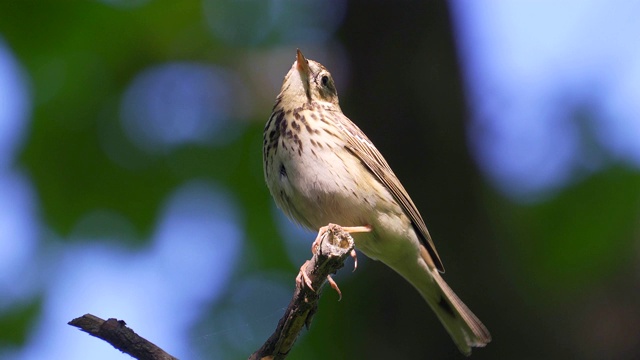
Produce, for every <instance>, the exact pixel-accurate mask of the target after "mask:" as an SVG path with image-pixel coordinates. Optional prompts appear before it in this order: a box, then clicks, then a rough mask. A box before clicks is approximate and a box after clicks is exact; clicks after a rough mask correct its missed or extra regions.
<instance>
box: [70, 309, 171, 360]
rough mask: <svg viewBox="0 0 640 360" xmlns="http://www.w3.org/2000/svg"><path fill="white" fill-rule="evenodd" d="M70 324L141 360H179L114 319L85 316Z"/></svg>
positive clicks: (88, 355) (88, 356)
mask: <svg viewBox="0 0 640 360" xmlns="http://www.w3.org/2000/svg"><path fill="white" fill-rule="evenodd" d="M68 324H69V325H71V326H75V327H77V328H79V329H80V330H82V331H84V332H86V333H88V334H89V335H92V336H95V337H97V338H100V339H102V340H104V341H106V342H108V343H109V344H111V345H113V347H115V348H116V349H118V350H120V351H122V352H123V353H126V354H129V355H131V356H133V357H134V358H136V359H139V360H177V359H176V358H175V357H173V356H171V355H169V354H167V353H166V352H165V351H164V350H162V349H161V348H159V347H157V346H156V345H154V344H153V343H151V342H150V341H148V340H146V339H144V338H142V337H140V336H139V335H138V334H136V333H135V332H134V331H133V330H131V329H130V328H128V327H127V326H126V324H125V322H124V321H122V320H117V319H113V318H112V319H109V320H107V321H104V320H102V319H101V318H99V317H97V316H94V315H91V314H85V315H83V316H81V317H79V318H75V319H73V320H71V321H69V323H68ZM86 357H87V358H91V355H90V354H87V356H86Z"/></svg>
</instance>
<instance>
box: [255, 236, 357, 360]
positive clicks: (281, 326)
mask: <svg viewBox="0 0 640 360" xmlns="http://www.w3.org/2000/svg"><path fill="white" fill-rule="evenodd" d="M318 237H319V241H320V244H319V246H318V248H317V250H316V253H315V254H314V255H313V257H312V258H311V260H307V261H306V262H305V263H304V265H302V267H301V268H300V275H298V278H297V279H296V289H295V291H294V293H293V298H292V299H291V302H290V303H289V306H288V307H287V310H286V311H285V313H284V315H283V316H282V318H281V319H280V321H279V322H278V326H277V327H276V330H275V332H274V333H273V334H272V335H271V336H270V337H269V339H267V341H266V342H265V343H264V344H263V345H262V347H260V349H258V350H257V351H256V352H254V353H253V354H252V355H251V356H250V357H249V360H262V359H265V360H271V359H273V360H279V359H284V358H285V357H286V356H287V354H289V351H290V350H291V348H292V347H293V344H294V343H295V341H296V339H297V338H298V335H299V334H300V331H302V327H303V326H306V328H307V329H308V328H309V325H310V324H311V320H312V318H313V315H315V313H316V311H317V309H318V300H319V299H320V291H321V289H322V287H323V286H324V284H325V283H326V282H327V279H329V281H331V282H332V280H331V279H330V278H328V277H329V275H330V274H333V273H335V272H336V271H337V270H338V269H340V268H342V267H343V266H344V261H345V260H346V259H347V257H348V256H350V255H351V252H352V251H353V249H354V243H353V238H351V235H349V233H347V232H345V231H344V230H343V229H342V227H341V226H339V225H335V224H329V225H328V226H326V227H324V228H323V229H321V231H320V233H319V234H318ZM305 277H306V278H307V279H308V280H309V281H310V283H311V286H312V288H313V289H310V288H309V287H308V286H307V285H306V282H305ZM334 285H335V283H333V284H332V287H334ZM334 288H335V289H336V291H338V293H339V294H340V290H339V289H338V288H337V286H335V287H334Z"/></svg>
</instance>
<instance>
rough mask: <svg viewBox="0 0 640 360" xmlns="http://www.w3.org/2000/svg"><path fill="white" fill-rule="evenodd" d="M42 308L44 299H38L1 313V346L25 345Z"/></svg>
mask: <svg viewBox="0 0 640 360" xmlns="http://www.w3.org/2000/svg"><path fill="white" fill-rule="evenodd" d="M41 307H42V299H41V298H40V297H36V298H34V299H29V301H28V302H23V303H21V304H17V305H16V306H14V307H13V308H9V309H5V311H4V313H0V344H10V345H13V346H17V345H23V344H24V343H25V340H26V338H27V334H28V333H29V331H30V330H31V324H33V323H34V322H35V321H36V319H37V318H38V316H40V309H41Z"/></svg>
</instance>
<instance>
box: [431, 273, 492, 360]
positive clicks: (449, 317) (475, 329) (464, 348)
mask: <svg viewBox="0 0 640 360" xmlns="http://www.w3.org/2000/svg"><path fill="white" fill-rule="evenodd" d="M431 273H432V276H433V279H434V281H435V282H436V284H438V286H439V288H440V290H441V296H440V299H439V300H438V301H437V302H435V301H434V300H433V298H431V297H430V296H429V297H427V296H425V295H426V294H423V297H425V299H426V300H427V302H428V303H429V305H430V306H431V308H432V309H433V310H434V311H435V313H436V315H438V318H439V319H440V321H441V322H442V324H443V325H444V327H445V328H446V329H447V331H448V332H449V335H451V338H452V339H453V341H454V342H455V343H456V345H457V346H458V349H460V352H462V353H463V354H465V355H467V356H468V355H470V354H471V348H472V347H483V346H485V345H487V344H488V343H489V342H490V341H491V334H489V330H487V328H486V327H484V325H482V322H480V320H479V319H478V318H477V317H476V316H475V315H474V314H473V313H472V312H471V310H469V308H468V307H467V306H466V305H465V304H464V303H463V302H462V301H461V300H460V298H458V296H457V295H456V294H455V293H454V292H453V290H451V288H450V287H449V285H447V283H446V282H445V281H444V279H443V278H442V276H440V273H438V270H436V269H433V270H432V271H431ZM431 293H432V292H431Z"/></svg>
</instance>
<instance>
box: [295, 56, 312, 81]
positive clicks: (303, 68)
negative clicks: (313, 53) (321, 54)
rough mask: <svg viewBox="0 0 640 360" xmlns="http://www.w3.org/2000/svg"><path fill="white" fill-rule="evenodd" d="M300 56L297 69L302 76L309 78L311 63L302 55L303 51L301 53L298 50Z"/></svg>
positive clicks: (297, 58)
mask: <svg viewBox="0 0 640 360" xmlns="http://www.w3.org/2000/svg"><path fill="white" fill-rule="evenodd" d="M297 51H298V54H297V56H296V64H297V68H298V71H300V72H301V73H302V74H304V75H305V76H303V78H305V79H306V78H307V77H308V76H309V61H308V60H307V59H306V58H305V57H304V55H302V51H300V49H297Z"/></svg>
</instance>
